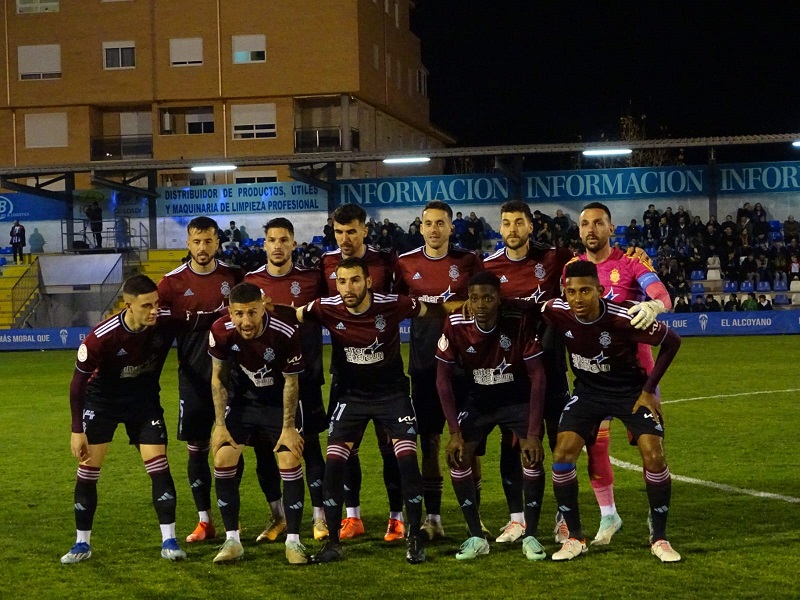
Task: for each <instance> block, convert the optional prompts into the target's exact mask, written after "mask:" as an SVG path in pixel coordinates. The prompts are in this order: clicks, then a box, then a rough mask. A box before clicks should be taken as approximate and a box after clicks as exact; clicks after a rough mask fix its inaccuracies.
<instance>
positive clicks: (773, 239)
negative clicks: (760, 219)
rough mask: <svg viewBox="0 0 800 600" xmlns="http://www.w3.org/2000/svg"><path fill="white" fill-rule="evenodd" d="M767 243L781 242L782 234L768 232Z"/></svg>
mask: <svg viewBox="0 0 800 600" xmlns="http://www.w3.org/2000/svg"><path fill="white" fill-rule="evenodd" d="M769 241H770V242H782V241H783V234H782V233H781V232H780V231H770V232H769Z"/></svg>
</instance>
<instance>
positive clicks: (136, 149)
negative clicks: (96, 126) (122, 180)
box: [91, 135, 153, 160]
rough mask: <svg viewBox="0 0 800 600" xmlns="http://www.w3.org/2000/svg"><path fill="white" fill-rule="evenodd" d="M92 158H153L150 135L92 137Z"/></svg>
mask: <svg viewBox="0 0 800 600" xmlns="http://www.w3.org/2000/svg"><path fill="white" fill-rule="evenodd" d="M91 144H92V160H127V159H131V158H153V136H152V135H115V136H102V137H93V138H92V142H91Z"/></svg>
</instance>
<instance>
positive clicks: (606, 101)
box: [412, 0, 800, 159]
mask: <svg viewBox="0 0 800 600" xmlns="http://www.w3.org/2000/svg"><path fill="white" fill-rule="evenodd" d="M798 25H800V3H797V2H794V1H789V2H769V1H766V2H738V3H736V2H719V1H716V0H713V1H712V0H694V1H691V2H680V1H672V2H654V1H650V0H639V1H636V2H582V1H580V2H579V1H567V0H553V1H547V2H541V1H535V0H530V1H522V0H511V1H506V0H495V1H494V2H478V1H477V0H417V7H416V9H415V10H414V11H413V12H412V29H413V30H414V31H415V32H416V33H417V35H419V37H420V38H421V39H422V56H423V62H424V64H425V65H426V67H427V68H428V70H429V71H430V80H429V96H430V100H431V118H432V121H433V122H434V124H435V125H436V126H438V127H440V128H441V129H443V130H445V131H447V132H448V133H450V134H452V135H453V136H454V137H455V138H456V139H457V140H458V145H461V146H483V145H495V144H537V143H555V142H571V141H576V140H579V139H583V140H587V141H595V140H599V139H601V138H600V136H601V133H605V134H606V136H607V137H608V138H610V139H615V138H617V136H618V133H619V126H618V120H619V117H620V116H621V115H622V114H623V113H625V112H626V111H631V112H632V114H635V115H643V114H644V115H646V116H647V118H646V121H645V123H646V126H647V137H650V138H660V137H665V135H664V134H662V131H666V132H667V134H668V135H669V136H671V137H702V136H710V135H745V134H760V133H792V132H797V131H800V122H798V121H800V119H799V118H798V116H800V99H798V97H797V91H798V88H800V85H798V82H799V81H800V38H798V35H797V27H798ZM662 128H665V129H663V130H662ZM769 148H772V149H773V151H779V152H778V153H780V152H783V153H786V152H787V150H786V149H785V148H780V149H777V148H775V147H773V146H770V147H769ZM762 150H763V149H762ZM788 152H791V151H788ZM728 154H729V155H730V154H732V153H731V152H730V151H728ZM788 157H789V158H793V157H792V156H791V155H789V156H788ZM720 158H723V157H720ZM786 158H787V156H783V155H782V156H775V159H786Z"/></svg>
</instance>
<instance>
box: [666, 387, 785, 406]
mask: <svg viewBox="0 0 800 600" xmlns="http://www.w3.org/2000/svg"><path fill="white" fill-rule="evenodd" d="M789 392H800V388H792V389H789V390H766V391H762V392H742V393H740V394H717V395H716V396H697V397H695V398H679V399H678V400H662V402H661V404H676V403H678V402H691V401H692V400H714V399H716V398H736V397H737V396H756V395H758V394H786V393H789Z"/></svg>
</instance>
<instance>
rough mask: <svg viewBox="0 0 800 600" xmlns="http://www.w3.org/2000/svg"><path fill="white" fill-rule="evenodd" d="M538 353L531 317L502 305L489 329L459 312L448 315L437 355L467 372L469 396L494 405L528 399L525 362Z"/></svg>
mask: <svg viewBox="0 0 800 600" xmlns="http://www.w3.org/2000/svg"><path fill="white" fill-rule="evenodd" d="M541 353H542V347H541V345H540V344H539V339H538V338H537V337H536V328H535V326H534V323H533V320H532V319H530V317H528V316H526V315H525V314H524V313H523V312H522V311H520V310H518V309H513V308H508V307H504V308H503V311H502V313H501V315H500V318H499V319H498V321H497V324H496V325H495V327H494V329H492V330H491V331H483V330H482V329H481V328H480V327H478V325H477V323H475V321H474V320H473V319H465V318H464V317H463V316H462V315H461V314H452V315H450V316H449V317H448V318H447V320H445V323H444V330H443V331H442V335H441V337H440V338H439V342H438V343H437V350H436V358H438V359H439V360H441V361H444V362H447V363H455V362H456V361H458V362H459V363H460V364H461V365H462V366H463V367H464V371H465V372H466V378H465V381H466V382H467V384H468V386H469V390H470V397H471V398H474V399H475V400H477V401H478V402H479V403H480V404H484V405H486V406H487V407H492V408H494V407H497V406H505V405H509V404H527V403H528V402H530V392H529V383H528V372H527V369H526V366H525V361H526V360H530V359H532V358H535V357H536V356H539V355H540V354H541Z"/></svg>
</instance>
